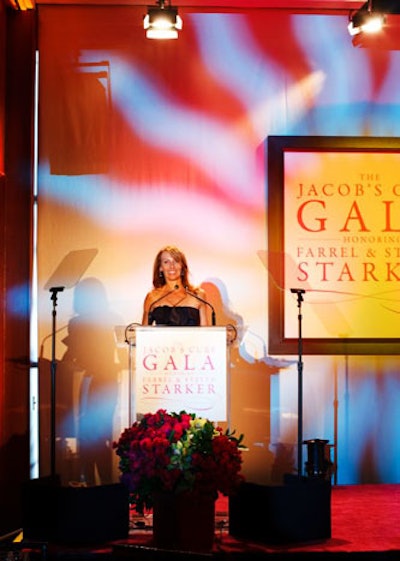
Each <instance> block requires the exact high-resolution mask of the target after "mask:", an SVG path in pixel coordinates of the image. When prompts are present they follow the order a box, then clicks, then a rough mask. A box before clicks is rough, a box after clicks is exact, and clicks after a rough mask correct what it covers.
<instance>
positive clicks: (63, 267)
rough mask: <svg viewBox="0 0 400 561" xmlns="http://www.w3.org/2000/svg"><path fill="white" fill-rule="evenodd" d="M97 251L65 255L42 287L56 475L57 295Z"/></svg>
mask: <svg viewBox="0 0 400 561" xmlns="http://www.w3.org/2000/svg"><path fill="white" fill-rule="evenodd" d="M97 252H98V250H97V249H81V250H74V251H70V252H69V253H67V255H66V256H65V257H64V258H63V259H62V261H61V262H60V264H59V265H58V267H57V268H56V269H55V271H54V273H53V274H52V275H51V276H50V278H49V280H48V281H47V282H46V284H45V285H44V287H43V288H44V289H45V290H49V291H50V293H51V297H50V298H51V301H52V303H53V308H52V327H51V389H50V393H51V397H50V470H51V476H52V477H54V476H55V475H56V371H57V360H56V331H57V330H56V321H57V298H58V293H59V292H62V291H63V290H64V289H65V288H72V287H73V286H75V285H76V284H78V282H79V281H80V279H81V277H82V275H83V274H84V273H85V271H86V270H87V268H88V267H89V265H90V263H91V262H92V261H93V259H94V258H95V256H96V255H97Z"/></svg>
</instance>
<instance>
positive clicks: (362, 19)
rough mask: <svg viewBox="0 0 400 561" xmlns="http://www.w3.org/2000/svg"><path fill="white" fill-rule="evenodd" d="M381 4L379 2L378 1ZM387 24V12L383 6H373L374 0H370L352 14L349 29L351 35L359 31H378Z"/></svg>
mask: <svg viewBox="0 0 400 561" xmlns="http://www.w3.org/2000/svg"><path fill="white" fill-rule="evenodd" d="M377 4H379V2H377ZM384 25H385V13H384V12H383V11H382V10H381V8H378V7H375V5H374V7H373V6H372V0H368V2H366V3H365V4H364V5H363V6H361V8H360V9H359V10H357V11H356V12H354V13H353V14H352V15H351V16H350V22H349V25H348V27H347V28H348V30H349V33H350V35H352V36H353V35H358V34H359V33H377V32H378V31H380V30H381V29H382V28H383V26H384Z"/></svg>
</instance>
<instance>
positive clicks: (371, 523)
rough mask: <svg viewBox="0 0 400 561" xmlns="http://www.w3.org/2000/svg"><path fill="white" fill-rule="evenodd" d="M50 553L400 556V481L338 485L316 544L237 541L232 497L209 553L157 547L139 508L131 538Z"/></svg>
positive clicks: (83, 557) (223, 503) (221, 509)
mask: <svg viewBox="0 0 400 561" xmlns="http://www.w3.org/2000/svg"><path fill="white" fill-rule="evenodd" d="M104 507H105V508H107V505H104ZM247 514H248V516H249V517H250V518H251V517H253V518H254V517H256V516H257V517H260V516H262V515H263V514H262V508H261V509H260V510H259V511H258V512H249V513H247ZM193 523H194V524H195V523H196V522H195V521H193ZM33 545H34V544H33ZM22 546H23V543H22ZM32 547H33V546H32V544H28V543H26V544H25V548H27V549H28V550H29V548H31V555H30V557H27V559H33V560H34V559H43V547H42V545H41V544H37V547H36V552H35V547H33V549H32ZM41 547H42V548H41ZM40 548H41V549H40ZM45 552H46V555H45V557H46V558H45V559H44V561H52V560H55V561H89V560H90V561H119V560H127V559H131V560H132V561H134V560H136V561H153V560H154V561H179V560H186V559H187V560H193V561H201V560H206V559H207V560H210V561H213V560H216V561H217V560H221V561H230V560H232V561H242V560H243V561H245V560H251V559H254V560H258V559H266V560H270V561H275V560H279V561H286V560H297V561H302V560H305V559H307V560H308V559H310V560H311V561H313V560H314V561H318V560H322V559H327V560H330V561H336V560H338V561H339V560H340V561H345V560H347V559H350V558H351V559H354V560H358V559H362V560H364V559H365V560H369V561H386V560H394V559H396V560H400V485H387V484H381V485H355V486H354V485H350V486H333V487H332V491H331V536H330V537H329V538H327V539H322V540H315V541H312V542H310V541H306V542H303V543H302V542H300V543H287V544H285V543H281V544H277V545H270V544H265V543H259V542H256V541H251V540H243V539H237V538H235V537H233V536H231V535H230V533H229V503H228V500H227V499H226V498H223V497H221V498H220V499H219V500H218V501H217V505H216V533H215V545H214V548H213V550H212V551H211V552H210V553H191V552H187V551H185V552H177V551H173V552H171V551H167V550H160V549H157V548H155V547H153V545H152V517H151V514H150V513H149V514H148V515H147V516H145V517H140V516H138V515H137V514H135V513H134V512H132V513H131V517H130V530H129V536H128V538H126V539H123V540H117V541H114V542H110V543H97V544H86V545H84V546H74V545H73V544H71V543H69V544H68V545H64V546H63V545H62V544H51V543H50V544H46V547H45Z"/></svg>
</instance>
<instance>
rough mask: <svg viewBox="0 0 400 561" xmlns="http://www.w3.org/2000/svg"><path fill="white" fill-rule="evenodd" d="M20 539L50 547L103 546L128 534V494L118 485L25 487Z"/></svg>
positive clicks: (39, 482)
mask: <svg viewBox="0 0 400 561" xmlns="http://www.w3.org/2000/svg"><path fill="white" fill-rule="evenodd" d="M22 497H23V499H22V517H23V535H24V539H27V540H38V541H48V542H53V543H77V544H79V543H80V544H84V543H105V542H107V541H112V540H117V539H124V538H126V537H127V536H128V533H129V493H128V490H127V488H126V487H125V486H124V485H122V484H120V483H116V484H110V485H96V486H93V487H62V486H61V485H60V484H59V481H58V479H57V478H51V477H49V478H39V479H33V480H31V481H29V482H28V483H26V484H25V485H24V488H23V493H22Z"/></svg>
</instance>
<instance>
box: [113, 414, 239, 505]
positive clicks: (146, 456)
mask: <svg viewBox="0 0 400 561" xmlns="http://www.w3.org/2000/svg"><path fill="white" fill-rule="evenodd" d="M242 439H243V435H241V436H240V437H239V438H236V437H235V436H234V432H229V431H228V430H227V431H225V432H223V430H222V429H221V428H220V427H216V426H215V425H214V423H213V422H211V421H209V420H207V419H203V418H198V417H196V415H195V414H188V413H186V412H185V411H182V412H181V413H168V412H167V411H166V410H165V409H159V410H158V411H157V412H156V413H147V414H146V415H144V416H143V418H142V419H141V420H140V421H136V422H135V423H133V425H132V426H131V427H130V428H127V429H125V430H124V431H123V432H122V434H121V435H120V438H119V440H118V441H117V442H115V443H114V445H113V446H114V449H115V450H116V453H117V455H118V456H119V469H120V471H121V482H122V483H124V484H125V485H126V486H127V487H128V489H129V492H130V497H131V503H132V505H133V506H134V507H135V508H136V510H137V511H138V512H141V513H143V511H144V509H145V508H151V507H152V506H153V502H154V495H155V493H157V492H162V491H169V492H173V493H182V492H192V493H200V494H205V493H211V494H213V496H215V498H217V495H218V493H219V492H220V493H222V494H223V495H226V496H228V495H230V494H232V493H233V492H234V491H235V489H236V488H237V487H238V485H239V484H240V483H241V482H242V481H243V479H244V478H243V476H242V474H241V473H240V471H241V464H242V449H243V448H244V447H243V446H242V444H241V442H242Z"/></svg>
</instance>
